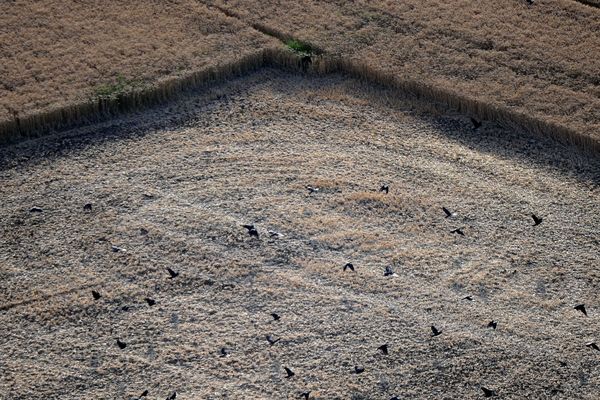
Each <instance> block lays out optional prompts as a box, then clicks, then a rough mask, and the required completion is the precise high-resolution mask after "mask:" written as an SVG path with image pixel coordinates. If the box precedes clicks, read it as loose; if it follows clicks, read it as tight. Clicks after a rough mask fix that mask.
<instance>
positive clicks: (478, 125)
mask: <svg viewBox="0 0 600 400" xmlns="http://www.w3.org/2000/svg"><path fill="white" fill-rule="evenodd" d="M471 123H472V124H473V130H474V131H476V130H477V129H478V128H479V127H480V126H481V121H477V120H476V119H475V118H473V117H471Z"/></svg>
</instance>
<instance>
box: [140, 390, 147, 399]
mask: <svg viewBox="0 0 600 400" xmlns="http://www.w3.org/2000/svg"><path fill="white" fill-rule="evenodd" d="M146 396H148V391H147V390H144V392H143V393H142V394H140V399H141V398H142V397H146Z"/></svg>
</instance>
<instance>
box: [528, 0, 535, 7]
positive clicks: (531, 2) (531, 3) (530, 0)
mask: <svg viewBox="0 0 600 400" xmlns="http://www.w3.org/2000/svg"><path fill="white" fill-rule="evenodd" d="M526 1H527V4H529V5H530V6H532V5H533V3H534V0H526Z"/></svg>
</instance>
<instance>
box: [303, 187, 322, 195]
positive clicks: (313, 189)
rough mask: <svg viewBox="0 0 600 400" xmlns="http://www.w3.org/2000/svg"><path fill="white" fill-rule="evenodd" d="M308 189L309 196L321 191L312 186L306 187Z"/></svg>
mask: <svg viewBox="0 0 600 400" xmlns="http://www.w3.org/2000/svg"><path fill="white" fill-rule="evenodd" d="M306 189H307V190H308V194H313V193H316V192H318V191H319V188H317V187H312V186H310V185H306Z"/></svg>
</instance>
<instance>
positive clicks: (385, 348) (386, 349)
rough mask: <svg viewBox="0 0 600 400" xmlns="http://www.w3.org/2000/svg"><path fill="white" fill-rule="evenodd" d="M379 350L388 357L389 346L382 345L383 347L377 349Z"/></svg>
mask: <svg viewBox="0 0 600 400" xmlns="http://www.w3.org/2000/svg"><path fill="white" fill-rule="evenodd" d="M377 350H381V352H382V353H383V355H385V356H387V355H388V345H387V344H382V345H381V346H379V347H378V348H377Z"/></svg>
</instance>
